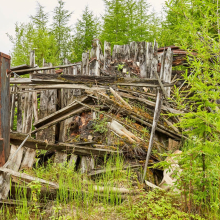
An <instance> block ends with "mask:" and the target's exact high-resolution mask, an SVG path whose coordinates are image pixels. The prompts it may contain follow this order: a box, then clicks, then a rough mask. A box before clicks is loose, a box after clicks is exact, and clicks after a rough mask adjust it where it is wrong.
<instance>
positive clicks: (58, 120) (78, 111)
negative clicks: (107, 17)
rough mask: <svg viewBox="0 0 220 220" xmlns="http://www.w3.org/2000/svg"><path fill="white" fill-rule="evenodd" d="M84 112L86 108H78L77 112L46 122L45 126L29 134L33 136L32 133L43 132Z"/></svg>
mask: <svg viewBox="0 0 220 220" xmlns="http://www.w3.org/2000/svg"><path fill="white" fill-rule="evenodd" d="M85 110H87V108H85V107H80V108H78V109H77V110H74V111H72V112H69V113H67V114H65V115H63V116H62V117H59V118H57V119H54V120H53V121H51V122H48V123H47V124H45V125H43V126H41V127H39V128H37V129H35V130H33V131H32V132H31V133H32V134H34V133H36V132H39V131H41V130H43V129H45V128H49V127H51V126H53V125H55V124H57V123H58V122H61V121H64V120H66V119H68V118H70V117H72V116H73V115H76V114H80V113H82V112H84V111H85Z"/></svg>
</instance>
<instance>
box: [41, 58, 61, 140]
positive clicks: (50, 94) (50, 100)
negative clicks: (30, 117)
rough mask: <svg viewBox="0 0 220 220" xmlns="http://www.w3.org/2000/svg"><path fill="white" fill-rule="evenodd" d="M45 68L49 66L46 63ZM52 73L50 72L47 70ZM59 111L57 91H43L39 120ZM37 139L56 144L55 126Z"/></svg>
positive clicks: (43, 132) (45, 130)
mask: <svg viewBox="0 0 220 220" xmlns="http://www.w3.org/2000/svg"><path fill="white" fill-rule="evenodd" d="M43 65H44V66H48V65H50V64H47V63H45V62H44V64H43ZM47 71H50V70H47ZM49 75H50V73H49ZM56 110H57V90H56V89H51V90H45V91H42V92H41V94H40V111H39V118H38V120H39V119H42V118H44V117H46V116H48V115H50V114H53V113H55V112H56ZM37 139H39V140H47V141H48V142H51V143H54V142H55V126H52V127H50V128H47V129H44V130H43V131H40V132H38V133H37Z"/></svg>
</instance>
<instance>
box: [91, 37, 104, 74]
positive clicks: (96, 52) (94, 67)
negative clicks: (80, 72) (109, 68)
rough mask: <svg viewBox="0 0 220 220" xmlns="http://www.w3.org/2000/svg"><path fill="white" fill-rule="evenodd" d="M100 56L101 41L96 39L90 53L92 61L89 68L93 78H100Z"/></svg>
mask: <svg viewBox="0 0 220 220" xmlns="http://www.w3.org/2000/svg"><path fill="white" fill-rule="evenodd" d="M100 54H101V46H100V44H99V39H94V40H93V44H92V49H91V52H90V59H91V61H90V66H89V69H90V70H89V75H91V76H100V63H99V62H100Z"/></svg>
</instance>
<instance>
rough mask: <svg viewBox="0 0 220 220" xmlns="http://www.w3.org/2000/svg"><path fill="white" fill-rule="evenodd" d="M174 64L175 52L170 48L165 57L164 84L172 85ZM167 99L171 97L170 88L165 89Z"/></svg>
mask: <svg viewBox="0 0 220 220" xmlns="http://www.w3.org/2000/svg"><path fill="white" fill-rule="evenodd" d="M172 63H173V52H172V50H171V48H170V47H169V48H168V49H167V53H166V56H165V61H164V71H163V78H162V80H164V82H166V83H170V82H171V76H172ZM165 91H166V95H167V97H170V87H167V88H165Z"/></svg>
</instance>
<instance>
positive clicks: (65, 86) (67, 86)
mask: <svg viewBox="0 0 220 220" xmlns="http://www.w3.org/2000/svg"><path fill="white" fill-rule="evenodd" d="M165 86H166V85H165ZM18 87H19V88H22V89H25V88H32V89H88V90H97V88H98V87H91V88H90V87H88V86H86V85H82V84H56V85H45V84H43V85H30V86H22V85H21V86H18ZM154 87H155V86H154Z"/></svg>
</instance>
